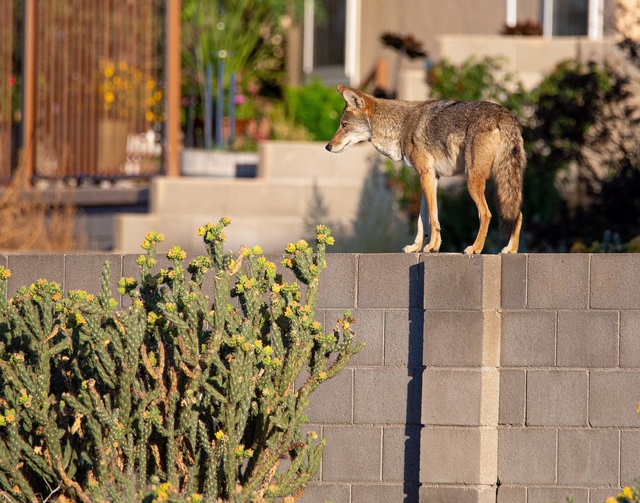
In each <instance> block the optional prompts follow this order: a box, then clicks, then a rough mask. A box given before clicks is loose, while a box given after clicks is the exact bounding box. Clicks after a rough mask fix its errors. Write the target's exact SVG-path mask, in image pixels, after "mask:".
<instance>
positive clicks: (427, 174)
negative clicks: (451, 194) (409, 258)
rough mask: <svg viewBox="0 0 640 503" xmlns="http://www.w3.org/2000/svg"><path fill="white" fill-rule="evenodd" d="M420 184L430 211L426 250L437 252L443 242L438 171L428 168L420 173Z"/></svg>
mask: <svg viewBox="0 0 640 503" xmlns="http://www.w3.org/2000/svg"><path fill="white" fill-rule="evenodd" d="M420 185H421V186H422V191H423V193H424V198H425V200H426V202H427V212H428V213H429V242H428V243H427V245H426V246H425V247H424V251H425V252H427V253H429V252H433V253H436V252H437V251H438V250H439V249H440V244H441V243H442V238H441V237H440V221H439V220H438V198H437V190H438V178H437V177H436V172H435V171H434V170H433V169H427V170H426V171H423V172H422V173H420ZM421 213H422V211H421Z"/></svg>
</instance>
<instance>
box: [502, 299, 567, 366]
mask: <svg viewBox="0 0 640 503" xmlns="http://www.w3.org/2000/svg"><path fill="white" fill-rule="evenodd" d="M555 352H556V313H555V312H554V311H507V312H503V313H502V341H501V345H500V362H501V365H502V366H503V367H551V366H553V365H554V363H555Z"/></svg>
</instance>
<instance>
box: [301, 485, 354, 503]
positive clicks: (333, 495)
mask: <svg viewBox="0 0 640 503" xmlns="http://www.w3.org/2000/svg"><path fill="white" fill-rule="evenodd" d="M298 501H299V502H300V503H323V502H330V501H331V502H333V503H338V502H340V503H342V502H344V503H348V502H349V501H351V486H350V485H349V484H324V483H317V482H310V483H308V484H307V485H306V486H305V487H304V492H303V493H302V496H300V499H299V500H298Z"/></svg>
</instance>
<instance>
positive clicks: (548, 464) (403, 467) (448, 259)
mask: <svg viewBox="0 0 640 503" xmlns="http://www.w3.org/2000/svg"><path fill="white" fill-rule="evenodd" d="M135 256H136V255H116V254H90V255H75V254H73V255H8V256H7V255H4V256H1V255H0V264H4V265H6V266H8V267H9V268H10V269H11V270H12V276H11V278H10V279H9V293H10V294H11V293H13V292H15V290H17V288H18V287H19V286H21V285H25V284H30V283H31V282H33V281H35V280H36V279H38V278H41V277H44V278H47V279H50V280H55V281H58V282H60V283H62V284H63V286H64V288H65V289H66V290H70V289H76V288H82V289H86V290H89V291H93V292H95V291H97V290H98V288H99V285H100V281H99V274H100V270H101V267H102V264H103V263H104V261H105V260H110V261H111V265H112V271H113V278H112V282H113V284H114V290H115V283H116V282H117V279H118V278H119V277H120V275H125V276H135V274H136V267H137V266H136V265H135V262H134V260H135ZM269 258H271V259H276V258H277V257H275V256H272V257H269ZM327 264H328V268H327V270H326V271H325V273H324V276H323V278H322V284H321V293H320V299H319V302H318V306H319V309H320V311H319V318H320V319H323V320H324V322H325V325H326V326H327V327H331V326H333V324H334V323H335V320H336V319H337V318H338V317H339V316H340V315H341V314H342V312H343V311H344V310H345V309H350V310H352V312H353V314H354V316H355V318H356V324H355V328H356V331H357V332H358V337H359V338H360V339H361V340H363V341H365V342H366V344H367V346H366V348H365V349H364V350H363V351H362V352H361V353H360V354H358V355H357V356H356V357H355V358H354V359H353V360H352V362H351V364H350V366H349V367H348V368H347V369H345V370H344V371H343V373H341V374H340V375H338V376H336V377H335V378H334V379H332V380H330V381H328V382H327V383H326V384H325V385H324V386H322V387H320V388H319V389H318V391H317V392H316V393H315V395H314V397H313V398H312V404H311V407H310V410H309V418H310V423H309V425H308V426H307V428H309V429H313V430H315V431H317V432H318V433H319V434H320V435H322V436H323V437H324V438H326V439H327V442H328V443H327V447H326V449H325V454H324V457H323V461H322V466H321V469H320V471H319V473H318V474H317V476H316V478H315V480H314V481H313V482H312V483H311V484H309V485H308V487H307V490H306V491H305V494H304V495H303V497H302V499H301V501H303V502H306V503H317V502H324V501H332V502H333V503H343V502H345V503H351V502H353V503H364V502H367V503H368V502H396V501H398V502H418V501H420V502H428V503H445V502H447V503H449V502H457V503H475V502H477V503H488V502H492V503H494V502H496V501H497V502H499V503H538V502H540V503H542V502H544V503H550V502H551V501H554V500H555V501H558V502H564V500H565V498H566V496H567V495H570V494H571V495H573V496H574V497H575V498H576V502H577V503H596V502H598V503H602V502H604V500H605V498H606V497H607V496H610V495H615V494H616V493H617V491H618V490H619V488H620V487H622V486H624V485H629V484H632V483H633V480H634V479H635V478H636V477H638V476H640V414H638V412H637V411H636V409H637V406H638V401H639V400H640V290H639V285H640V255H562V254H553V255H551V254H549V255H524V254H521V255H513V256H497V255H483V256H475V257H466V256H463V255H449V254H441V255H404V254H384V255H379V254H363V255H352V254H331V255H329V256H328V259H327Z"/></svg>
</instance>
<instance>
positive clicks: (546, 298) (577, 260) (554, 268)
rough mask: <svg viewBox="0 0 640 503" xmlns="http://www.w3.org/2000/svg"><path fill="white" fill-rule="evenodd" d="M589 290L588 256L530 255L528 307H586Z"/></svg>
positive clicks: (564, 254) (578, 254)
mask: <svg viewBox="0 0 640 503" xmlns="http://www.w3.org/2000/svg"><path fill="white" fill-rule="evenodd" d="M588 289H589V255H587V254H583V253H571V254H569V253H545V254H532V255H529V273H528V285H527V290H528V293H527V307H529V308H533V309H585V308H587V306H588V304H587V302H588V299H587V294H588Z"/></svg>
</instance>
